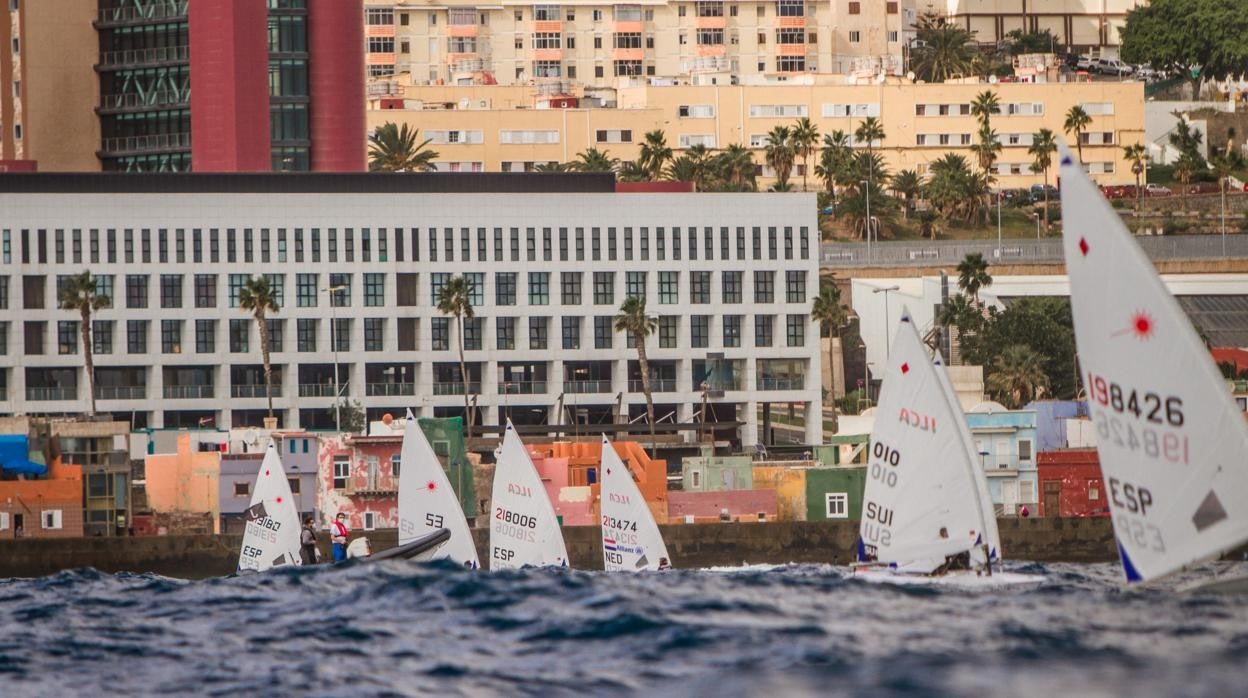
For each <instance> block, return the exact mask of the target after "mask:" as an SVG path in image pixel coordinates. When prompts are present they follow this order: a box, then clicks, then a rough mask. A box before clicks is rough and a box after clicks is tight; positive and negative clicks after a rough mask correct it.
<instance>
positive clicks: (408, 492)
mask: <svg viewBox="0 0 1248 698" xmlns="http://www.w3.org/2000/svg"><path fill="white" fill-rule="evenodd" d="M399 462H400V468H401V470H399V547H403V546H405V545H407V544H409V543H412V542H413V541H416V540H419V539H422V538H424V537H425V536H427V535H429V534H431V533H434V532H437V531H439V530H442V529H448V530H449V531H450V539H449V540H448V541H447V542H446V543H445V544H443V545H442V546H441V547H440V548H438V549H437V550H436V551H435V552H433V553H432V554H431V555H428V556H425V558H426V559H434V560H437V559H449V560H454V561H455V562H456V563H458V564H460V565H463V566H464V567H468V568H469V569H477V568H479V567H481V563H480V561H479V560H478V559H477V545H476V543H474V542H473V539H472V529H470V528H469V527H468V519H467V518H466V517H465V516H464V509H463V507H462V506H460V503H459V499H458V498H457V497H456V496H455V490H454V489H452V488H451V483H450V481H449V480H447V478H446V471H444V470H443V469H442V464H441V463H440V462H439V461H438V456H437V454H435V453H434V452H433V447H432V446H430V445H429V439H427V438H425V432H424V430H423V429H421V428H420V424H418V423H417V422H416V417H414V416H413V415H412V411H411V410H408V411H407V417H406V418H405V419H404V420H403V446H402V449H401V451H400V452H399Z"/></svg>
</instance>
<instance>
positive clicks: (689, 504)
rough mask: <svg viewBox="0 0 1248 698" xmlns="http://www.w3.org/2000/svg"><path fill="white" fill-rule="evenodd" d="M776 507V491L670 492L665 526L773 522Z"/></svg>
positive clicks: (775, 515) (776, 513)
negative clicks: (718, 522)
mask: <svg viewBox="0 0 1248 698" xmlns="http://www.w3.org/2000/svg"><path fill="white" fill-rule="evenodd" d="M778 514H779V504H778V501H777V499H776V491H775V490H712V491H707V492H671V493H669V494H668V500H667V521H668V523H712V522H716V521H743V522H744V521H775V520H776V517H777V515H778Z"/></svg>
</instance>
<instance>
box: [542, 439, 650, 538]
mask: <svg viewBox="0 0 1248 698" xmlns="http://www.w3.org/2000/svg"><path fill="white" fill-rule="evenodd" d="M612 446H613V447H614V448H615V452H616V454H618V455H619V457H620V460H622V461H624V463H625V464H626V465H627V466H628V469H629V471H630V472H631V473H632V474H633V480H634V481H635V482H636V483H637V488H638V489H639V490H641V496H642V497H644V498H645V500H646V503H647V504H649V505H650V511H651V513H653V514H654V518H655V520H656V521H666V520H667V461H666V460H653V459H651V458H650V456H649V455H648V454H646V451H645V449H644V448H642V446H641V444H639V443H637V442H636V441H616V442H615V443H613V444H612ZM528 449H529V454H530V456H532V458H533V465H534V466H535V467H536V468H537V472H538V474H539V475H540V476H541V478H542V484H543V485H545V486H546V492H547V494H548V495H550V501H551V503H552V504H554V505H555V513H556V514H558V515H559V516H560V517H562V518H563V523H564V524H565V525H567V526H592V525H595V524H597V523H598V516H599V512H600V511H601V506H600V504H599V497H600V496H601V492H600V488H601V485H600V484H599V480H600V478H599V475H598V471H599V468H600V467H601V466H602V443H601V442H600V441H597V440H594V441H555V442H553V443H547V444H532V445H528Z"/></svg>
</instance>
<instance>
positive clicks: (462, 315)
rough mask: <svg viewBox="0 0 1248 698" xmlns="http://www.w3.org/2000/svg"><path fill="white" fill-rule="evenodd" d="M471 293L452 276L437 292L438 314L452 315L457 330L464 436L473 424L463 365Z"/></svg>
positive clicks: (463, 280)
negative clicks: (465, 329) (462, 394)
mask: <svg viewBox="0 0 1248 698" xmlns="http://www.w3.org/2000/svg"><path fill="white" fill-rule="evenodd" d="M472 292H473V288H472V284H470V283H468V279H467V278H465V277H463V276H460V275H456V276H452V277H451V278H450V279H448V280H447V282H446V283H445V284H443V285H442V289H441V290H440V291H438V312H440V313H442V314H443V315H454V316H455V320H456V322H455V324H456V325H457V326H458V329H459V377H460V379H461V380H462V381H463V382H464V419H465V420H466V422H467V424H468V431H467V432H466V433H465V436H472V423H473V414H472V407H471V402H470V398H471V395H472V391H471V390H470V388H469V385H468V365H467V364H466V363H464V320H469V319H471V318H472Z"/></svg>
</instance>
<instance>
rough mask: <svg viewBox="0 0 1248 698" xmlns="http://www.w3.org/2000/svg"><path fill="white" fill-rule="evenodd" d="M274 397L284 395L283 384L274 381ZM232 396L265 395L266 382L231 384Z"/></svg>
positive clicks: (260, 396)
mask: <svg viewBox="0 0 1248 698" xmlns="http://www.w3.org/2000/svg"><path fill="white" fill-rule="evenodd" d="M272 395H273V397H281V396H282V386H281V384H279V383H278V382H277V381H274V382H273V391H272ZM230 397H259V398H262V397H265V394H264V383H236V384H234V385H231V386H230Z"/></svg>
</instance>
